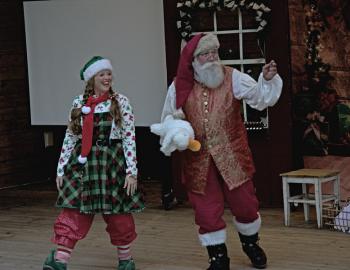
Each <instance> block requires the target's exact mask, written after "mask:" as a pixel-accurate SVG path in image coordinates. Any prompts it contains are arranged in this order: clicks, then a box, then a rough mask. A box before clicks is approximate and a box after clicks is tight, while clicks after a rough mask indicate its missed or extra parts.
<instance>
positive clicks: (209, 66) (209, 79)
mask: <svg viewBox="0 0 350 270" xmlns="http://www.w3.org/2000/svg"><path fill="white" fill-rule="evenodd" d="M192 66H193V69H194V78H195V79H196V81H198V82H200V83H202V84H204V85H205V86H207V87H208V88H217V87H218V86H220V85H221V84H222V82H223V81H224V75H225V74H224V70H223V67H222V64H221V63H220V62H219V61H213V62H208V63H205V64H203V65H201V64H200V63H199V62H198V60H197V59H194V61H193V62H192Z"/></svg>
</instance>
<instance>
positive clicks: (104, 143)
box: [92, 138, 122, 147]
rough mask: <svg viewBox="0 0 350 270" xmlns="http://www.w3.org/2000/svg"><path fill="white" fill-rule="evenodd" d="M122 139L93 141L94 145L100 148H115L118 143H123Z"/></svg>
mask: <svg viewBox="0 0 350 270" xmlns="http://www.w3.org/2000/svg"><path fill="white" fill-rule="evenodd" d="M121 142H122V140H121V139H109V138H108V139H93V140H92V145H96V146H99V147H103V146H113V145H116V144H117V143H121Z"/></svg>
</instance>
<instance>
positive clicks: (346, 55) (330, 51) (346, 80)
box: [288, 0, 350, 97]
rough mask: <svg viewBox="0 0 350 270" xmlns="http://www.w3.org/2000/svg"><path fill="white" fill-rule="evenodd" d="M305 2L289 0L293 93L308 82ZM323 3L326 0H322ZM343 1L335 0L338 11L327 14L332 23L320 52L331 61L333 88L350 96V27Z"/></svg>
mask: <svg viewBox="0 0 350 270" xmlns="http://www.w3.org/2000/svg"><path fill="white" fill-rule="evenodd" d="M303 2H304V1H300V0H289V3H288V4H289V16H290V39H291V61H292V81H293V93H296V92H299V91H300V90H301V89H302V87H303V85H305V80H306V77H305V69H304V64H305V60H304V55H305V50H306V45H305V38H306V35H307V33H306V25H305V11H304V7H303ZM319 2H320V4H322V3H323V2H325V1H319ZM338 2H339V3H338ZM340 3H341V1H334V6H333V8H334V12H332V16H329V17H327V18H326V20H327V22H328V24H329V26H328V27H327V28H326V30H325V31H324V32H323V33H322V34H321V41H320V44H321V45H322V47H323V49H322V50H321V51H320V56H321V58H322V60H323V62H324V63H326V64H330V65H331V70H330V74H331V75H332V76H333V77H334V82H332V88H334V89H335V90H336V91H337V93H338V94H339V95H340V96H347V97H350V87H349V86H350V29H349V28H348V27H349V26H347V25H346V21H345V20H344V19H345V18H344V16H343V14H342V13H343V11H342V9H341V5H340Z"/></svg>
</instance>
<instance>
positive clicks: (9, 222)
mask: <svg viewBox="0 0 350 270" xmlns="http://www.w3.org/2000/svg"><path fill="white" fill-rule="evenodd" d="M155 185H156V184H155ZM151 190H153V191H154V190H157V189H151ZM156 192H157V194H154V193H153V194H151V195H149V197H150V198H152V196H153V198H152V199H151V200H149V202H148V207H147V209H146V210H145V211H144V212H142V213H138V214H135V220H136V226H137V232H138V238H137V240H136V241H135V243H134V246H133V256H134V259H135V261H136V265H137V270H141V269H142V270H151V269H152V270H198V269H202V270H203V269H207V266H208V263H207V254H206V250H205V249H204V248H202V247H200V245H199V243H198V238H197V232H196V226H195V224H194V221H193V212H192V210H191V208H189V207H188V206H187V205H183V206H180V207H178V208H177V209H175V210H173V211H164V210H162V209H161V208H160V205H159V199H158V198H159V196H158V194H159V193H158V191H156ZM148 194H150V192H148ZM55 196H56V195H55V192H54V191H49V192H47V191H43V190H42V191H35V192H34V191H30V190H25V191H23V190H22V191H9V190H2V191H0V270H21V269H26V270H28V269H35V270H38V269H42V268H41V265H42V262H43V260H44V259H45V257H46V255H47V253H48V250H49V249H50V248H52V247H53V245H52V244H51V243H50V237H51V234H52V224H53V222H54V220H55V217H56V215H57V214H58V209H55V208H54V207H53V204H54V201H55ZM292 215H293V216H292V218H291V221H292V227H284V225H283V210H282V209H262V210H261V216H262V218H263V227H262V230H261V241H260V243H261V245H262V246H263V247H264V249H265V251H266V253H267V255H268V269H270V270H277V269H278V270H282V269H283V270H348V269H350V235H349V234H345V233H340V232H334V231H329V230H326V229H322V230H319V229H316V225H315V222H313V223H311V224H304V222H303V217H302V210H301V209H300V210H298V211H296V212H293V213H292ZM225 219H226V220H227V224H228V241H227V246H228V249H229V256H230V258H231V269H232V270H235V269H240V270H246V269H253V268H251V266H250V264H249V262H248V259H247V258H246V257H245V255H244V254H243V252H242V250H241V247H240V243H239V240H238V236H237V233H236V232H235V231H234V229H233V228H232V223H231V221H230V219H231V218H230V216H229V213H228V211H226V213H225ZM69 269H70V270H92V269H96V270H102V269H104V270H112V269H116V254H115V250H114V248H113V247H112V246H111V244H110V243H109V239H108V235H107V233H106V232H105V224H104V222H103V220H102V218H101V217H100V216H96V218H95V222H94V224H93V226H92V228H91V231H90V233H89V235H88V236H87V238H86V239H84V240H82V241H80V242H79V244H78V245H77V247H76V249H75V250H74V252H73V255H72V259H71V263H70V265H69Z"/></svg>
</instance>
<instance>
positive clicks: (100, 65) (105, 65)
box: [80, 56, 113, 82]
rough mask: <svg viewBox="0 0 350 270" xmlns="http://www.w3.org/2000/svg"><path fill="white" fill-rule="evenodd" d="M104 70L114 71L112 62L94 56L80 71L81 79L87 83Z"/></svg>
mask: <svg viewBox="0 0 350 270" xmlns="http://www.w3.org/2000/svg"><path fill="white" fill-rule="evenodd" d="M104 69H108V70H111V71H113V67H112V64H111V62H110V61H109V60H108V59H106V58H103V57H101V56H94V57H92V58H91V59H90V60H89V61H88V62H87V63H86V64H85V65H84V67H83V68H82V69H81V70H80V79H82V80H83V81H85V82H87V81H88V80H90V79H91V78H92V77H93V76H95V75H96V74H97V73H98V72H100V71H101V70H104Z"/></svg>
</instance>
